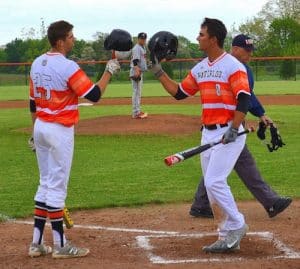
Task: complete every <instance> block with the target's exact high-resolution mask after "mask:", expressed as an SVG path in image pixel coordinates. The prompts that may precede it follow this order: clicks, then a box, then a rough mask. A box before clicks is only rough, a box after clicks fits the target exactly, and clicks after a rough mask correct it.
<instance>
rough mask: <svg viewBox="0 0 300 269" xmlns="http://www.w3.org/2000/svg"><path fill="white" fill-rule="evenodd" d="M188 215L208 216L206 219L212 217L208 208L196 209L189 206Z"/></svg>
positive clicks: (196, 216)
mask: <svg viewBox="0 0 300 269" xmlns="http://www.w3.org/2000/svg"><path fill="white" fill-rule="evenodd" d="M190 215H191V216H192V217H195V218H208V219H213V218H214V214H213V212H212V210H211V209H210V208H208V209H198V208H195V207H191V210H190Z"/></svg>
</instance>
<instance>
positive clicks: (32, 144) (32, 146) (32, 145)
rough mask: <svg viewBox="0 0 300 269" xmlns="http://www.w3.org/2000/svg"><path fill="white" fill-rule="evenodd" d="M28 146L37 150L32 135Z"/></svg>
mask: <svg viewBox="0 0 300 269" xmlns="http://www.w3.org/2000/svg"><path fill="white" fill-rule="evenodd" d="M28 147H29V148H30V149H31V150H32V151H33V152H35V144H34V140H33V137H32V136H31V137H30V138H29V139H28Z"/></svg>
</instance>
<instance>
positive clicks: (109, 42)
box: [104, 29, 133, 51]
mask: <svg viewBox="0 0 300 269" xmlns="http://www.w3.org/2000/svg"><path fill="white" fill-rule="evenodd" d="M132 45H133V43H132V37H131V35H130V34H129V33H128V32H127V31H125V30H121V29H114V30H113V31H112V32H111V33H110V34H109V35H108V36H107V37H106V38H105V40H104V48H105V49H106V50H117V51H129V50H131V49H132Z"/></svg>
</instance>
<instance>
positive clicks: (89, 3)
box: [0, 0, 267, 45]
mask: <svg viewBox="0 0 300 269" xmlns="http://www.w3.org/2000/svg"><path fill="white" fill-rule="evenodd" d="M266 2H267V1H266V0H243V1H241V0H239V1H238V0H226V1H221V0H209V1H200V0H198V1H197V0H177V1H176V0H147V1H146V0H124V1H121V0H119V1H118V0H105V1H103V0H61V1H56V0H52V1H49V0H42V1H41V0H40V1H38V0H26V1H24V0H1V1H0V25H1V28H0V45H4V44H6V43H8V42H10V41H11V40H13V39H14V38H16V37H21V33H22V29H25V30H28V29H30V28H31V27H33V28H35V29H36V30H39V28H40V24H41V18H43V19H44V21H45V24H46V26H48V25H49V24H50V23H51V22H53V21H56V20H60V19H64V20H67V21H69V22H71V23H72V24H73V25H74V26H75V28H74V33H75V36H76V37H77V38H79V39H81V38H82V39H85V40H92V39H93V34H95V33H96V32H97V31H98V32H110V31H111V30H112V29H114V28H121V29H126V30H127V31H129V32H130V33H131V34H132V35H137V33H138V32H141V31H144V32H147V33H148V34H149V36H151V35H152V34H154V33H155V32H157V31H160V30H168V31H171V32H173V33H175V34H177V35H184V36H186V37H187V38H189V39H190V40H192V41H195V38H196V36H197V33H198V31H199V25H200V23H201V21H202V20H203V18H204V17H213V18H218V19H221V20H222V21H223V22H224V23H225V24H226V26H227V27H228V28H230V27H231V26H232V25H233V24H234V23H235V24H236V25H239V24H240V23H243V22H245V21H246V20H247V18H251V17H252V16H254V15H255V14H257V12H259V11H260V10H261V8H262V6H263V5H264V4H265V3H266Z"/></svg>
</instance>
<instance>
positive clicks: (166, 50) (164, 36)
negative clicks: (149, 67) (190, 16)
mask: <svg viewBox="0 0 300 269" xmlns="http://www.w3.org/2000/svg"><path fill="white" fill-rule="evenodd" d="M148 48H149V50H150V58H151V61H153V62H154V57H156V58H157V60H158V61H159V62H160V61H161V60H162V59H166V60H172V59H174V58H175V56H176V54H177V48H178V39H177V37H176V36H175V35H173V34H172V33H170V32H167V31H160V32H157V33H156V34H154V35H153V36H152V37H151V38H150V40H149V43H148Z"/></svg>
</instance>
